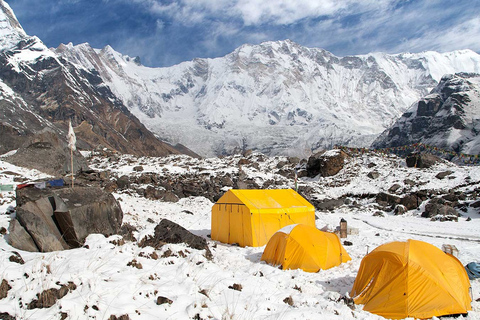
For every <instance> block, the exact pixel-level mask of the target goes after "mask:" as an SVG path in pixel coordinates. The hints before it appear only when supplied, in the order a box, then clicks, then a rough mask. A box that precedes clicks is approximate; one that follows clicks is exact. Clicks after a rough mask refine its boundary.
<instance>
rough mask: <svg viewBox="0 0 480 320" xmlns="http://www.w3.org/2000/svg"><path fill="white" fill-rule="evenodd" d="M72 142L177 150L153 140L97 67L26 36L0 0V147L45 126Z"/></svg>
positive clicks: (149, 151)
mask: <svg viewBox="0 0 480 320" xmlns="http://www.w3.org/2000/svg"><path fill="white" fill-rule="evenodd" d="M69 120H72V122H73V125H74V126H75V127H76V128H75V131H76V133H77V141H78V146H79V147H81V148H94V147H96V146H98V145H102V146H104V147H108V148H111V149H113V150H117V151H120V152H124V153H132V154H137V155H157V156H161V155H167V154H172V153H180V152H179V151H177V150H176V149H174V148H173V147H172V146H170V145H168V144H165V143H163V142H162V141H160V140H158V139H157V138H156V137H155V136H154V135H153V134H152V133H151V132H150V131H148V130H147V129H146V128H145V126H144V125H143V124H142V123H141V122H140V121H139V120H138V119H137V118H136V117H135V116H133V115H132V114H131V113H130V111H129V110H128V109H127V108H126V107H125V106H124V105H123V104H122V102H121V101H120V100H119V99H117V98H116V97H115V96H114V95H113V94H112V92H111V90H110V89H109V87H108V86H106V85H105V83H104V82H103V81H102V79H101V78H100V77H99V75H98V72H95V71H94V70H92V71H87V70H85V68H77V67H76V66H75V65H73V64H71V63H69V62H68V61H66V60H65V59H63V58H62V57H60V56H58V55H57V54H56V53H55V52H53V51H52V50H50V49H48V48H47V47H46V46H45V45H44V44H43V43H42V41H41V40H40V39H38V38H37V37H30V36H28V35H27V34H26V33H25V31H24V30H23V29H22V27H21V26H20V24H19V22H18V21H17V19H16V17H15V15H14V13H13V11H12V10H11V8H10V7H9V6H8V4H7V3H6V2H4V1H3V0H0V128H1V130H0V152H1V153H5V152H7V151H10V150H13V149H17V148H18V147H20V146H21V145H22V144H23V143H24V142H25V141H26V139H27V138H28V137H30V136H32V135H34V134H35V133H37V132H39V131H40V130H43V129H45V128H50V129H51V130H53V132H56V133H57V134H59V135H62V136H63V137H65V135H66V134H65V132H66V128H67V125H68V121H69Z"/></svg>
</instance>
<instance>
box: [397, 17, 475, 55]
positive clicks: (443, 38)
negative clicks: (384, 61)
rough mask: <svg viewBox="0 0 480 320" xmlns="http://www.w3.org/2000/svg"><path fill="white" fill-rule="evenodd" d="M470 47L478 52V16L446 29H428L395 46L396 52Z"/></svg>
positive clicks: (450, 49)
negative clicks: (418, 35)
mask: <svg viewBox="0 0 480 320" xmlns="http://www.w3.org/2000/svg"><path fill="white" fill-rule="evenodd" d="M459 49H471V50H473V51H476V52H480V17H474V18H472V19H469V20H467V21H465V22H463V23H461V24H459V25H455V26H452V27H451V28H450V29H446V30H430V31H428V32H426V33H424V34H422V35H421V37H417V38H414V39H411V40H406V41H405V42H403V43H401V44H400V45H399V46H397V48H396V50H397V51H398V52H402V51H413V52H416V51H424V50H436V51H441V52H446V51H453V50H459Z"/></svg>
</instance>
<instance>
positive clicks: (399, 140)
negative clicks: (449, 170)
mask: <svg viewBox="0 0 480 320" xmlns="http://www.w3.org/2000/svg"><path fill="white" fill-rule="evenodd" d="M479 132H480V74H475V73H457V74H450V75H445V76H443V77H442V79H441V81H440V83H439V84H438V85H437V86H436V87H435V88H434V89H433V90H432V91H431V92H430V94H429V95H427V96H425V97H424V98H422V99H420V100H418V101H417V102H416V103H414V104H413V105H412V106H411V107H410V108H409V109H408V110H407V111H406V112H405V113H404V114H403V115H402V116H401V117H400V119H398V120H397V121H396V122H395V123H394V124H393V125H392V127H390V128H389V129H387V130H386V131H385V132H383V134H382V135H380V136H379V137H378V138H377V139H376V140H375V142H374V143H373V147H374V148H388V147H398V146H404V145H410V144H413V143H423V144H426V145H432V146H436V147H438V148H444V149H447V150H453V151H455V152H457V153H465V154H473V155H475V154H479V153H480V135H479Z"/></svg>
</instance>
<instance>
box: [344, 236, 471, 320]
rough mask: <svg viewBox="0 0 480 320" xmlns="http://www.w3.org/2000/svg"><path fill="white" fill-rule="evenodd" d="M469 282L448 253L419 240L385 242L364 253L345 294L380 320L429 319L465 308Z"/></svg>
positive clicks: (457, 263)
mask: <svg viewBox="0 0 480 320" xmlns="http://www.w3.org/2000/svg"><path fill="white" fill-rule="evenodd" d="M469 287H470V282H469V280H468V276H467V273H466V271H465V269H464V267H463V265H462V264H461V263H460V261H458V259H457V258H455V257H454V256H452V255H449V254H446V253H444V252H443V251H441V250H440V249H438V248H437V247H435V246H433V245H431V244H428V243H426V242H422V241H416V240H408V241H407V242H391V243H387V244H384V245H381V246H379V247H378V248H376V249H375V250H373V251H372V252H371V253H370V254H368V255H366V256H365V257H364V258H363V260H362V262H361V264H360V270H359V271H358V275H357V278H356V279H355V283H354V284H353V289H352V292H351V293H350V295H351V297H352V298H353V299H354V301H355V303H356V304H364V307H363V309H364V310H366V311H369V312H371V313H375V314H378V315H381V316H383V317H385V318H391V319H403V318H406V317H414V318H421V319H423V318H431V317H433V316H436V317H438V316H442V315H448V314H458V313H467V311H468V310H471V306H470V303H471V297H470V294H469Z"/></svg>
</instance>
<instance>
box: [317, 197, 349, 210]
mask: <svg viewBox="0 0 480 320" xmlns="http://www.w3.org/2000/svg"><path fill="white" fill-rule="evenodd" d="M310 202H311V203H312V204H313V206H314V207H315V209H317V210H319V211H329V210H334V209H336V208H338V207H340V206H342V205H343V204H344V203H345V198H338V199H325V200H314V199H312V200H311V201H310Z"/></svg>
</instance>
